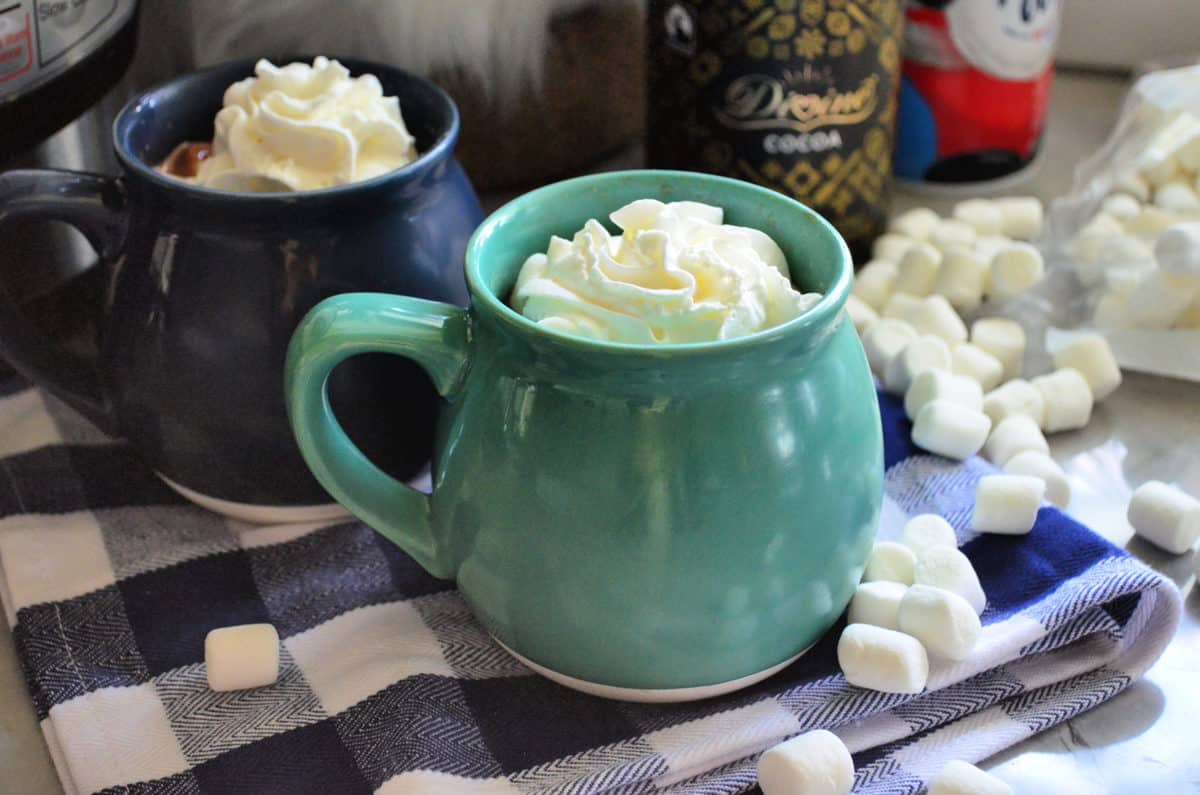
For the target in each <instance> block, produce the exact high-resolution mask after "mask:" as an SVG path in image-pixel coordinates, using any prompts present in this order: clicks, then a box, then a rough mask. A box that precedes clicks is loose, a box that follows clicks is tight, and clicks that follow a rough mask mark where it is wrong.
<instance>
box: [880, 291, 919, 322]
mask: <svg viewBox="0 0 1200 795" xmlns="http://www.w3.org/2000/svg"><path fill="white" fill-rule="evenodd" d="M920 305H921V299H920V298H918V297H916V296H915V295H909V294H908V293H904V292H895V293H892V297H891V298H889V299H888V300H887V303H886V304H884V306H883V311H882V312H881V313H880V316H881V317H895V318H899V319H901V320H905V321H908V322H912V321H911V320H909V318H910V317H911V316H912V313H913V312H914V311H916V309H917V307H918V306H920Z"/></svg>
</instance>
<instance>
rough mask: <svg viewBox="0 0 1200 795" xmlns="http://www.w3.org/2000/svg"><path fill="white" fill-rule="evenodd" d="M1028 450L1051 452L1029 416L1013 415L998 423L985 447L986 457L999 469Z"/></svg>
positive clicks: (1040, 431)
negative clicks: (1018, 454)
mask: <svg viewBox="0 0 1200 795" xmlns="http://www.w3.org/2000/svg"><path fill="white" fill-rule="evenodd" d="M1026 450H1036V451H1037V452H1039V453H1047V454H1048V453H1049V452H1050V445H1049V443H1047V442H1046V437H1045V436H1044V435H1043V434H1042V429H1041V428H1040V427H1038V424H1037V423H1036V422H1034V419H1033V417H1030V416H1029V415H1028V414H1013V415H1012V416H1010V417H1005V418H1004V419H1003V420H1001V421H1000V422H998V423H996V425H995V426H994V427H993V428H992V432H991V434H989V435H988V440H987V443H986V444H984V446H983V454H984V456H985V457H986V458H987V460H989V461H991V462H992V463H993V464H995V465H996V466H998V467H1003V466H1004V465H1005V464H1007V463H1008V462H1009V460H1011V459H1012V457H1013V456H1015V455H1016V454H1017V453H1023V452H1025V451H1026Z"/></svg>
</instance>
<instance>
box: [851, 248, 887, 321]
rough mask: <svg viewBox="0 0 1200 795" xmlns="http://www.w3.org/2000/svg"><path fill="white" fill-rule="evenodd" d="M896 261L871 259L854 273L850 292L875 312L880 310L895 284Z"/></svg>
mask: <svg viewBox="0 0 1200 795" xmlns="http://www.w3.org/2000/svg"><path fill="white" fill-rule="evenodd" d="M896 273H897V270H896V263H894V262H890V261H888V260H886V259H873V260H871V261H870V262H868V263H867V264H866V265H864V266H862V269H861V270H859V272H858V273H856V274H854V285H853V286H852V287H851V288H850V294H851V295H856V296H858V297H859V298H860V299H862V301H863V302H864V303H867V304H869V305H870V307H871V308H872V309H874V310H875V311H876V312H879V311H882V309H883V307H884V306H885V305H886V304H887V302H888V299H889V298H891V297H892V289H893V287H894V285H895V284H896Z"/></svg>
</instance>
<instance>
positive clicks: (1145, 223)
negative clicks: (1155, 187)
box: [1124, 206, 1180, 235]
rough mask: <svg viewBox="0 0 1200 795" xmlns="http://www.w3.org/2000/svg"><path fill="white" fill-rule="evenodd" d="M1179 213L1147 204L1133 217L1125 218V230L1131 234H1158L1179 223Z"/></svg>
mask: <svg viewBox="0 0 1200 795" xmlns="http://www.w3.org/2000/svg"><path fill="white" fill-rule="evenodd" d="M1179 221H1180V218H1179V215H1178V214H1177V213H1174V212H1167V211H1166V210H1164V209H1162V208H1161V207H1153V206H1146V207H1144V208H1142V211H1141V212H1140V213H1138V214H1137V215H1135V216H1134V217H1133V218H1127V219H1125V222H1124V223H1125V231H1126V232H1128V233H1129V234H1131V235H1157V234H1159V233H1160V232H1162V231H1163V230H1164V229H1166V228H1167V227H1170V226H1173V225H1174V224H1177V223H1179Z"/></svg>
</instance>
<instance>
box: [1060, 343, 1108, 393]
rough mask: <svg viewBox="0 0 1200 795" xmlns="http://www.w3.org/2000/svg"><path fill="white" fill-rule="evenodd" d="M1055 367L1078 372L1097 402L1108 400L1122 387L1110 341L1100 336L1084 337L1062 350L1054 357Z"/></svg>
mask: <svg viewBox="0 0 1200 795" xmlns="http://www.w3.org/2000/svg"><path fill="white" fill-rule="evenodd" d="M1054 365H1055V367H1070V368H1072V369H1073V370H1078V371H1079V372H1080V373H1081V374H1082V375H1083V378H1084V380H1085V381H1087V384H1088V387H1089V388H1090V389H1091V390H1092V398H1093V399H1094V400H1097V401H1099V400H1104V398H1106V397H1108V396H1109V395H1111V394H1112V393H1113V392H1114V391H1115V390H1116V388H1117V387H1119V386H1120V385H1121V368H1120V367H1118V366H1117V360H1116V358H1115V357H1114V356H1113V352H1112V348H1110V347H1109V345H1108V340H1106V339H1104V337H1102V336H1101V335H1099V334H1088V335H1087V336H1086V337H1080V338H1079V339H1077V340H1075V341H1074V342H1071V343H1070V344H1069V345H1067V346H1066V347H1065V348H1062V349H1061V350H1059V351H1058V352H1057V353H1055V354H1054Z"/></svg>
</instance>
